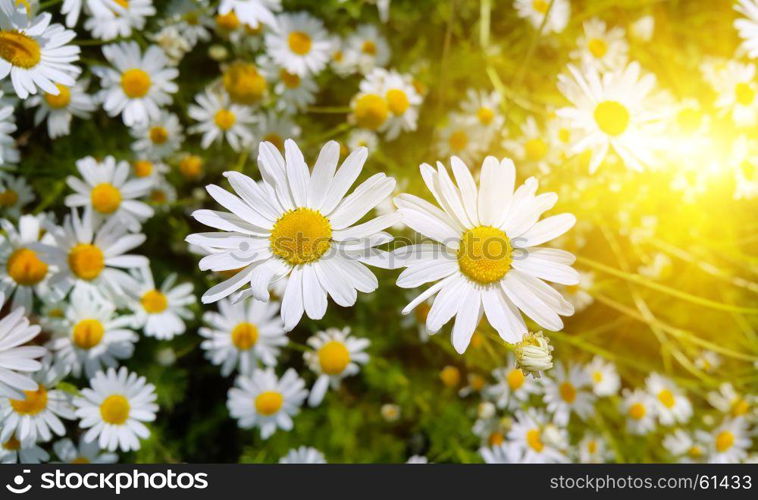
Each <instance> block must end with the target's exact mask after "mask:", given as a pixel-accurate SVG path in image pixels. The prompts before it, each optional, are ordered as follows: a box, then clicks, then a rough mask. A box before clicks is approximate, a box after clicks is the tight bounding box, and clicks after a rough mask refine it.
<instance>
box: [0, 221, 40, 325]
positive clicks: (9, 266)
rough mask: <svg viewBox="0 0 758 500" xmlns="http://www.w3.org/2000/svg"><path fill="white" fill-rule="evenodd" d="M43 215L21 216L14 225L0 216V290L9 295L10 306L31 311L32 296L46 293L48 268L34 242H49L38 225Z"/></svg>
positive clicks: (6, 295)
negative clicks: (11, 301) (1, 232)
mask: <svg viewBox="0 0 758 500" xmlns="http://www.w3.org/2000/svg"><path fill="white" fill-rule="evenodd" d="M45 219H46V216H45V215H22V216H21V217H20V218H19V220H18V225H17V226H16V225H14V224H12V223H11V222H10V221H9V220H7V219H0V227H1V228H2V230H3V231H4V232H5V235H2V236H0V268H2V269H4V270H5V273H2V277H0V293H2V294H3V295H4V296H5V297H8V298H10V297H12V298H13V306H12V307H13V308H14V309H15V308H16V307H23V308H24V309H25V310H27V311H31V310H32V303H33V299H34V296H35V295H36V296H44V295H45V294H46V292H47V287H46V286H45V280H46V279H47V278H48V276H49V275H50V269H49V267H48V264H47V262H45V261H44V260H43V259H42V258H41V255H40V254H39V252H38V251H37V250H36V249H35V248H34V244H35V243H37V242H39V241H40V240H43V241H48V242H49V241H50V236H49V235H46V234H44V235H43V233H44V231H43V228H42V223H43V221H44V220H45Z"/></svg>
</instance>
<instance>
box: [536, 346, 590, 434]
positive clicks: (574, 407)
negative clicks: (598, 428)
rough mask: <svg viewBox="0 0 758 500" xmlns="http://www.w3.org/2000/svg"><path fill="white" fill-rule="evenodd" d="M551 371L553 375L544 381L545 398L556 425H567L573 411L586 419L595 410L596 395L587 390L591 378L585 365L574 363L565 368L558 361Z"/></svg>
mask: <svg viewBox="0 0 758 500" xmlns="http://www.w3.org/2000/svg"><path fill="white" fill-rule="evenodd" d="M550 373H551V377H546V378H544V379H543V382H542V384H543V386H544V387H545V396H544V397H543V400H544V401H545V403H546V404H547V411H548V412H550V413H552V414H553V421H554V422H555V423H556V425H558V426H561V427H565V426H566V425H567V424H568V422H569V417H570V416H571V414H572V413H575V414H576V415H577V416H578V417H579V418H581V419H582V420H586V419H587V418H588V417H589V416H590V415H591V414H592V412H593V410H594V403H595V396H594V395H593V394H592V393H591V392H588V391H587V389H588V386H589V383H590V379H589V376H588V375H587V372H586V371H585V369H584V367H582V366H581V365H578V364H574V365H572V366H570V367H568V368H566V369H564V365H563V363H561V362H560V361H558V362H557V363H556V365H555V369H554V370H553V371H551V372H550Z"/></svg>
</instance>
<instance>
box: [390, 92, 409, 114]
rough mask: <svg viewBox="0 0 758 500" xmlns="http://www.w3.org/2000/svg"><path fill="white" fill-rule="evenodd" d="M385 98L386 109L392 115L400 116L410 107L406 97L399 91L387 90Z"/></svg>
mask: <svg viewBox="0 0 758 500" xmlns="http://www.w3.org/2000/svg"><path fill="white" fill-rule="evenodd" d="M385 97H386V98H387V107H389V110H390V111H391V112H392V114H393V115H402V114H403V113H405V112H406V110H407V109H408V107H409V106H410V105H411V103H410V102H409V101H408V96H407V95H405V92H403V91H402V90H400V89H390V90H388V91H387V94H386V95H385Z"/></svg>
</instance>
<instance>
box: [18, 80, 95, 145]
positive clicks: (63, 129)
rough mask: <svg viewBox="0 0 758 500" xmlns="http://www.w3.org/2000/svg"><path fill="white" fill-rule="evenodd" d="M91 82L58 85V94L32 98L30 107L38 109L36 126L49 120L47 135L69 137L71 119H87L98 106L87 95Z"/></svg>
mask: <svg viewBox="0 0 758 500" xmlns="http://www.w3.org/2000/svg"><path fill="white" fill-rule="evenodd" d="M88 86H89V80H87V79H84V80H78V81H77V82H76V83H75V84H74V85H73V86H71V87H67V86H65V85H61V84H60V83H58V84H56V87H57V88H58V94H57V95H53V94H49V93H47V92H44V93H42V94H41V95H36V96H33V97H30V98H29V100H28V101H27V103H28V106H29V107H37V111H36V112H35V113H34V124H35V125H39V124H40V123H42V122H43V121H44V120H47V134H48V135H49V136H50V138H51V139H56V138H58V137H63V136H65V135H68V134H69V133H70V131H71V118H73V117H74V116H76V117H77V118H82V119H87V118H89V117H90V116H91V114H92V112H93V111H95V109H96V108H97V105H96V104H95V99H94V97H93V96H91V95H90V94H88V93H87V87H88Z"/></svg>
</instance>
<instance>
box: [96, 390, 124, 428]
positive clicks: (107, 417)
mask: <svg viewBox="0 0 758 500" xmlns="http://www.w3.org/2000/svg"><path fill="white" fill-rule="evenodd" d="M130 409H131V407H130V406H129V400H128V399H126V398H125V397H124V396H122V395H121V394H113V395H111V396H108V397H107V398H105V399H104V400H103V402H102V403H100V416H101V417H102V418H103V421H104V422H105V423H107V424H112V425H123V424H124V423H125V422H126V420H127V419H128V418H129V410H130Z"/></svg>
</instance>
